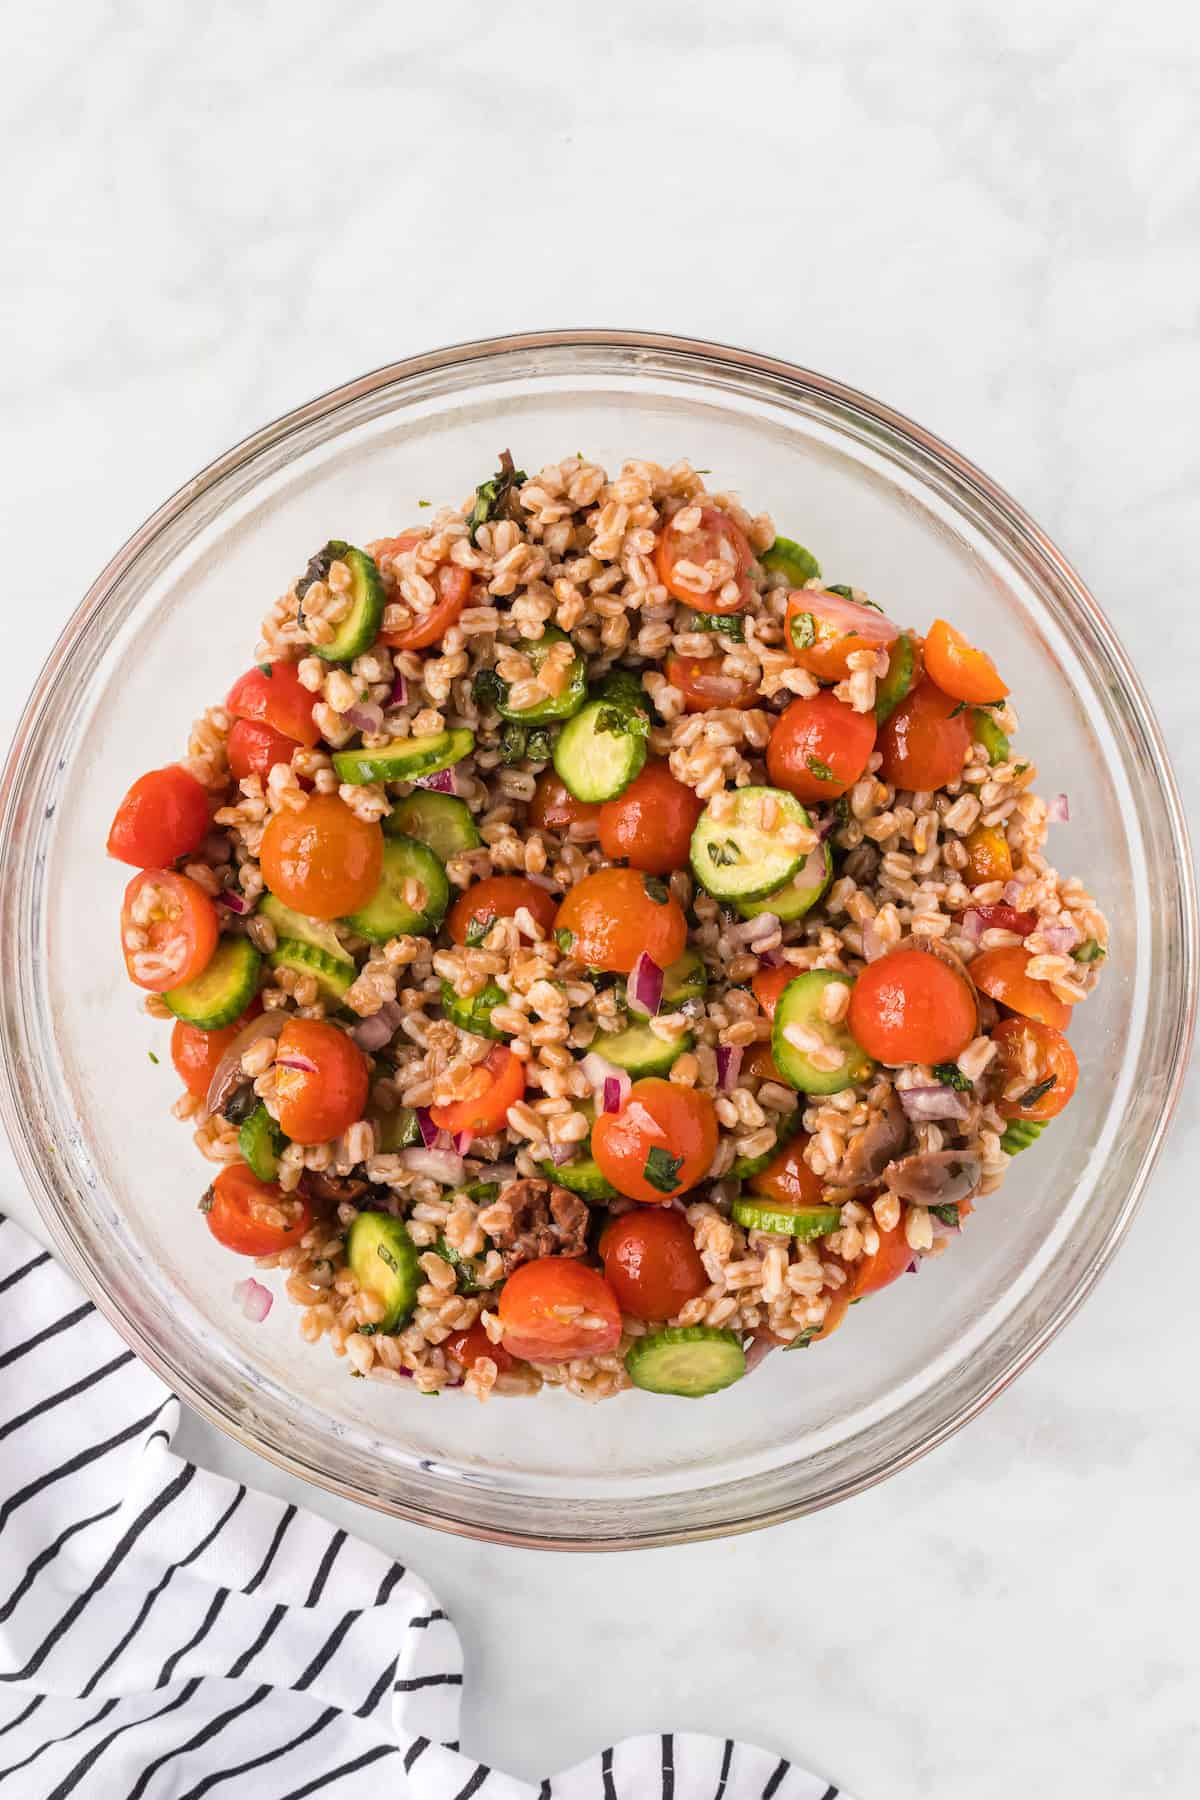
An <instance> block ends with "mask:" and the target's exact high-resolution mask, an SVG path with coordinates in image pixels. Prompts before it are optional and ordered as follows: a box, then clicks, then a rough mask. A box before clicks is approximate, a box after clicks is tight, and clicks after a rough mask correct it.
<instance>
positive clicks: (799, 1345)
mask: <svg viewBox="0 0 1200 1800" xmlns="http://www.w3.org/2000/svg"><path fill="white" fill-rule="evenodd" d="M820 1329H821V1328H820V1326H819V1325H810V1326H809V1328H808V1330H807V1331H802V1332H801V1333H800V1336H799V1337H798V1338H793V1339H792V1341H791V1343H790V1344H785V1345H784V1349H785V1350H807V1349H808V1346H809V1345H810V1344H811V1343H812V1341H813V1339H814V1338H815V1337H816V1335H817V1333H818V1332H819V1330H820Z"/></svg>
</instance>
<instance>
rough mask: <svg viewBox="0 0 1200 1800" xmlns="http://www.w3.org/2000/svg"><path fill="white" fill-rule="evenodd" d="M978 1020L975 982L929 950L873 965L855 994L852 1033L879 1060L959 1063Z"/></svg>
mask: <svg viewBox="0 0 1200 1800" xmlns="http://www.w3.org/2000/svg"><path fill="white" fill-rule="evenodd" d="M977 1020H978V1014H977V1011H976V1006H975V997H974V995H973V994H972V992H971V988H970V984H969V983H968V982H967V981H966V980H965V979H964V977H963V976H962V975H960V974H959V972H958V970H957V969H954V968H952V967H951V966H950V964H949V963H945V962H943V961H942V959H941V957H940V956H934V955H932V954H930V953H929V952H928V951H925V950H915V949H906V950H892V951H889V953H888V954H887V955H886V956H881V957H880V958H879V960H878V961H877V962H873V963H868V964H867V966H866V968H865V969H864V970H863V972H862V974H861V975H860V976H859V977H858V980H857V981H856V982H855V984H854V986H853V988H852V989H851V991H850V1007H849V1011H848V1013H847V1023H848V1024H849V1026H850V1031H851V1034H852V1035H853V1037H854V1039H855V1042H856V1043H858V1044H861V1045H862V1048H863V1049H864V1050H865V1051H866V1053H867V1055H868V1056H873V1057H874V1058H875V1060H876V1062H882V1063H891V1064H892V1065H896V1064H899V1063H941V1062H953V1061H954V1060H955V1058H956V1057H958V1056H961V1054H962V1052H963V1051H964V1050H965V1049H966V1047H967V1045H968V1044H969V1043H970V1042H971V1039H972V1038H973V1037H974V1036H975V1031H976V1026H977Z"/></svg>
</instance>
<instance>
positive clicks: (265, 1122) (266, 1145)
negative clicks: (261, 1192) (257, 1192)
mask: <svg viewBox="0 0 1200 1800" xmlns="http://www.w3.org/2000/svg"><path fill="white" fill-rule="evenodd" d="M286 1143H287V1139H286V1138H285V1137H284V1135H283V1133H282V1131H280V1129H279V1127H278V1125H277V1124H276V1123H275V1121H274V1119H273V1118H272V1117H271V1115H270V1113H269V1112H268V1111H267V1109H266V1107H265V1106H263V1105H262V1103H261V1101H260V1103H259V1104H258V1105H257V1106H256V1107H255V1109H254V1111H253V1112H252V1113H251V1114H250V1117H249V1118H248V1119H247V1120H246V1121H245V1123H244V1124H243V1126H242V1128H241V1130H240V1131H239V1132H238V1149H239V1150H240V1151H241V1153H242V1155H243V1156H244V1157H245V1159H246V1161H247V1163H249V1165H250V1168H251V1169H252V1170H253V1172H254V1173H255V1174H256V1175H257V1176H258V1179H259V1180H260V1181H274V1179H275V1177H276V1176H277V1175H278V1173H279V1158H280V1154H281V1151H282V1149H283V1147H284V1146H285V1145H286Z"/></svg>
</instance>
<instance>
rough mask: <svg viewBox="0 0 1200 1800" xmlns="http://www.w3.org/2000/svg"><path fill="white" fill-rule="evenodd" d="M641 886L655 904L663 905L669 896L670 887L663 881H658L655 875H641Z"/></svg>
mask: <svg viewBox="0 0 1200 1800" xmlns="http://www.w3.org/2000/svg"><path fill="white" fill-rule="evenodd" d="M642 886H643V887H644V888H645V890H646V893H647V894H648V895H649V897H650V899H651V900H653V902H654V904H655V906H665V905H666V904H667V901H668V900H669V899H670V898H671V890H670V888H669V887H668V886H667V884H666V882H665V881H660V880H659V879H658V876H657V875H643V876H642Z"/></svg>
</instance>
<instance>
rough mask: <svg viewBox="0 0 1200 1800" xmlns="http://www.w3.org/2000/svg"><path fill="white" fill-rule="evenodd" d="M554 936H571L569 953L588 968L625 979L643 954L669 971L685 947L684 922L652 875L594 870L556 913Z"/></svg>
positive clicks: (623, 870)
mask: <svg viewBox="0 0 1200 1800" xmlns="http://www.w3.org/2000/svg"><path fill="white" fill-rule="evenodd" d="M554 928H555V931H556V932H559V931H569V932H570V933H571V945H570V951H571V955H572V956H574V957H576V958H577V959H578V960H579V961H580V962H581V963H586V965H587V967H588V968H589V969H608V970H611V971H612V972H613V973H615V974H618V975H628V973H629V971H630V970H631V969H632V968H633V965H634V963H635V962H636V961H637V959H638V957H639V956H640V955H641V954H642V951H643V950H644V951H645V952H646V955H647V956H648V957H650V959H651V961H652V962H656V963H657V964H658V966H659V968H660V969H666V968H669V967H670V965H671V964H672V963H673V962H677V961H678V959H679V958H680V957H681V956H682V955H683V952H684V949H685V947H686V945H687V920H686V919H685V918H684V916H683V913H682V912H681V911H680V909H679V904H678V902H677V901H676V900H675V898H674V896H673V895H672V894H671V893H670V892H669V891H668V889H667V888H666V887H665V885H664V884H663V883H662V882H661V881H660V880H659V879H658V877H657V876H656V875H643V874H642V872H641V870H640V869H597V870H596V871H595V873H594V874H592V875H585V876H584V878H583V880H582V881H580V882H578V883H576V885H575V886H574V887H573V888H572V889H571V891H570V893H569V894H568V895H567V897H566V899H565V900H564V901H563V903H562V905H561V906H560V907H559V909H558V915H557V917H556V918H555V921H554Z"/></svg>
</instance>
